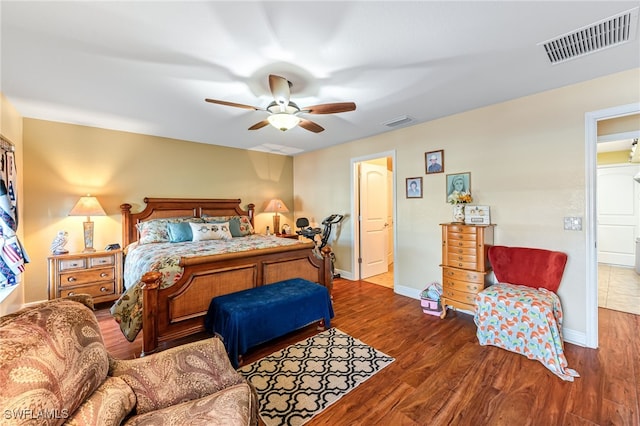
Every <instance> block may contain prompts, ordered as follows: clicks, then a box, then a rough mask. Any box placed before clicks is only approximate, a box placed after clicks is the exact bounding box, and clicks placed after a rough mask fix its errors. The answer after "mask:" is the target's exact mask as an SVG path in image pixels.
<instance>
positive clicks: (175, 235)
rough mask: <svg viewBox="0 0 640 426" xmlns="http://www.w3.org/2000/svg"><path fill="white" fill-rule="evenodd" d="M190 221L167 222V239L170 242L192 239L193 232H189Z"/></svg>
mask: <svg viewBox="0 0 640 426" xmlns="http://www.w3.org/2000/svg"><path fill="white" fill-rule="evenodd" d="M190 223H192V222H179V223H171V222H170V223H167V229H168V230H169V241H170V242H172V243H182V242H184V241H191V240H192V239H193V233H192V232H191V226H190V225H189V224H190Z"/></svg>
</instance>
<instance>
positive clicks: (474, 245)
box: [440, 223, 494, 318]
mask: <svg viewBox="0 0 640 426" xmlns="http://www.w3.org/2000/svg"><path fill="white" fill-rule="evenodd" d="M441 226H442V265H440V266H442V298H441V304H442V315H441V316H440V318H444V317H445V316H446V315H447V306H449V307H452V308H458V309H463V310H465V311H471V312H474V311H475V297H476V294H477V293H478V292H480V291H481V290H482V289H484V287H485V277H486V276H487V274H488V273H489V272H490V271H491V265H490V264H489V259H488V258H487V250H488V249H489V247H491V246H492V245H493V227H494V225H465V224H462V223H444V224H441Z"/></svg>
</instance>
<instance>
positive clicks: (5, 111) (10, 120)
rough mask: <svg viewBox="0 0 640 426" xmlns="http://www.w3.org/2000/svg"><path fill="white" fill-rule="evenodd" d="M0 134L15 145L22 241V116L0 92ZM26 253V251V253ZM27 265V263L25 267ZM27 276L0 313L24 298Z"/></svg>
mask: <svg viewBox="0 0 640 426" xmlns="http://www.w3.org/2000/svg"><path fill="white" fill-rule="evenodd" d="M0 134H2V136H4V137H5V138H6V139H8V140H9V141H11V142H12V143H13V145H14V146H15V159H16V168H17V172H18V182H19V185H18V229H17V230H16V234H17V236H18V238H19V239H20V241H22V242H24V229H25V226H24V208H23V207H24V202H23V200H24V184H22V182H24V172H23V156H24V155H23V144H22V116H21V115H20V114H19V113H18V111H16V109H15V108H14V107H13V105H12V104H11V103H10V102H9V101H8V100H7V98H5V96H4V94H3V93H0ZM27 254H28V253H27ZM28 267H29V265H27V268H28ZM28 277H29V272H28V270H27V271H26V272H25V273H24V274H23V276H22V281H23V283H20V284H18V286H17V287H16V288H15V289H13V291H12V292H11V293H10V294H9V295H8V296H7V297H6V299H4V300H2V301H0V315H4V314H6V313H9V312H13V311H15V310H16V309H17V308H19V307H20V306H21V305H22V303H23V300H24V294H23V292H24V282H26V281H27V279H28Z"/></svg>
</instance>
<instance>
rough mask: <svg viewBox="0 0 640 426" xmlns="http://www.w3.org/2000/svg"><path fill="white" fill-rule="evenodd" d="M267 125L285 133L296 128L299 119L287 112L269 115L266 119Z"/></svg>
mask: <svg viewBox="0 0 640 426" xmlns="http://www.w3.org/2000/svg"><path fill="white" fill-rule="evenodd" d="M267 120H269V123H270V124H271V125H272V126H273V127H275V128H276V129H278V130H282V131H283V132H284V131H287V130H289V129H291V128H293V127H296V126H297V125H298V123H300V117H298V116H296V115H292V114H289V113H287V112H279V113H277V114H271V115H270V116H269V117H267Z"/></svg>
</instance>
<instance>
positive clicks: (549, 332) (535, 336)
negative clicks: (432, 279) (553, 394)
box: [474, 283, 580, 382]
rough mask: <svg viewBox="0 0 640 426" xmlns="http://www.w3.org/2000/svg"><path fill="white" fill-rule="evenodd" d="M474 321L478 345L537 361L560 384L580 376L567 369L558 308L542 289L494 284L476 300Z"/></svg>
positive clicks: (554, 298) (552, 296)
mask: <svg viewBox="0 0 640 426" xmlns="http://www.w3.org/2000/svg"><path fill="white" fill-rule="evenodd" d="M476 304H477V308H476V313H475V316H474V321H475V323H476V325H477V326H478V331H477V336H478V342H479V343H480V345H482V346H485V345H493V346H497V347H500V348H503V349H506V350H509V351H512V352H515V353H519V354H521V355H524V356H526V357H527V358H529V359H533V360H537V361H540V362H541V363H542V364H543V365H544V366H545V367H547V368H548V369H549V370H551V371H552V372H553V373H554V374H555V375H557V376H558V377H560V378H561V379H563V380H567V381H570V382H573V378H574V377H580V375H579V374H578V373H577V372H576V371H575V370H572V369H571V368H568V363H567V359H566V357H565V355H564V346H563V340H562V305H561V304H560V298H559V297H558V295H557V294H555V293H554V292H552V291H549V290H547V289H544V288H539V289H534V288H531V287H526V286H522V285H514V284H504V283H500V284H494V285H492V286H489V287H487V288H486V289H484V290H483V291H481V292H480V293H478V295H477V296H476Z"/></svg>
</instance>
